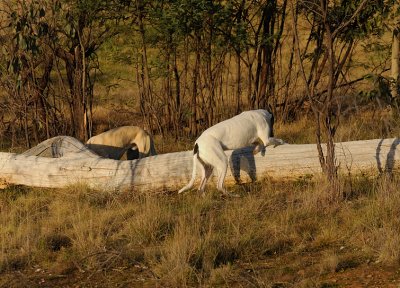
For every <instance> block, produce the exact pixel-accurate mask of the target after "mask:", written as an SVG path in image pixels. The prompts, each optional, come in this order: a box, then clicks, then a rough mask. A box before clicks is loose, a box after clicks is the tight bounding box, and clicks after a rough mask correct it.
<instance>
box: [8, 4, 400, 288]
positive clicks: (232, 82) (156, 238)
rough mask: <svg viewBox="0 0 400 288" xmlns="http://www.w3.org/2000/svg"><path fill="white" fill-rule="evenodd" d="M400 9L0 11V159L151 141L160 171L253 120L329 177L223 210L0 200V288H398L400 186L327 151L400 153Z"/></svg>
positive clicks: (115, 195)
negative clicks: (356, 171)
mask: <svg viewBox="0 0 400 288" xmlns="http://www.w3.org/2000/svg"><path fill="white" fill-rule="evenodd" d="M399 9H400V8H399V4H398V1H395V0H355V1H347V0H342V1H331V0H317V1H314V0H309V1H306V0H268V1H263V0H258V1H244V0H238V1H215V0H198V1H197V0H166V1H151V0H148V1H144V0H136V1H133V0H109V1H105V0H46V1H44V0H26V1H22V0H3V1H1V3H0V46H1V49H0V86H1V89H0V150H3V151H10V152H15V151H16V152H20V151H23V150H26V149H27V148H28V147H32V146H34V145H36V144H37V143H39V142H41V141H43V140H45V139H47V138H50V137H53V136H58V135H69V136H74V137H76V138H78V139H79V140H81V141H85V140H86V139H87V138H89V137H91V136H92V135H95V134H97V133H100V132H103V131H105V130H107V129H110V128H114V127H117V126H121V125H140V126H143V127H145V128H146V129H148V130H149V131H151V132H152V133H153V135H154V136H155V143H156V148H157V151H158V152H159V153H168V152H172V151H181V150H189V149H192V143H193V140H194V139H195V138H196V137H197V136H198V135H199V134H200V133H201V132H202V131H203V130H204V129H206V128H207V127H209V126H211V125H212V124H215V123H217V122H219V121H221V120H224V119H226V118H228V117H231V116H233V115H235V114H237V113H239V112H241V111H244V110H248V109H257V108H264V109H269V110H270V111H272V112H273V113H274V115H275V118H276V120H277V124H276V133H275V134H276V135H277V136H278V137H279V138H282V139H284V140H285V141H287V142H289V143H317V147H318V148H319V155H320V163H321V166H322V168H323V171H324V172H325V174H326V176H327V177H322V178H318V177H315V178H312V179H309V178H307V177H305V178H301V179H298V181H293V182H288V183H286V182H284V183H274V182H271V181H270V180H269V179H260V180H259V181H256V182H255V183H252V184H248V185H235V186H234V187H231V189H233V190H234V192H235V193H237V194H239V195H240V196H241V197H240V198H235V199H221V198H220V196H219V194H218V193H216V191H214V190H212V189H211V187H210V189H209V190H208V191H209V192H208V193H207V195H206V197H204V198H202V199H200V197H198V195H196V194H195V193H192V194H188V195H187V196H186V195H185V196H184V197H179V196H177V195H175V194H173V195H171V194H170V193H168V192H167V191H166V192H165V193H164V194H161V195H160V194H156V195H154V193H153V192H152V191H149V192H148V193H143V194H138V193H136V192H135V191H134V189H133V190H132V191H123V192H120V191H119V192H118V191H92V190H90V189H88V188H87V187H84V186H80V185H77V186H73V187H68V188H66V189H39V188H28V187H18V186H17V187H9V188H7V189H5V190H2V191H1V193H0V227H1V229H0V273H1V277H0V287H26V286H29V287H43V286H46V285H47V286H49V287H51V286H64V287H67V286H72V285H76V284H77V283H80V285H82V286H84V287H93V286H97V287H109V286H118V285H119V286H121V287H122V286H124V285H125V286H127V287H132V286H134V287H135V285H136V286H137V287H143V286H145V285H148V286H152V287H154V286H157V285H159V286H163V287H166V286H168V287H185V286H204V287H215V286H227V287H232V286H235V285H236V286H240V287H243V286H245V287H342V286H345V287H354V286H355V285H359V286H362V287H367V286H371V285H372V286H374V287H398V283H400V275H399V267H400V266H399V263H400V252H399V251H400V236H399V235H400V220H399V216H398V215H400V214H399V208H398V207H400V203H399V199H400V197H399V189H398V187H399V179H398V175H397V174H396V173H392V174H391V175H386V174H384V175H376V177H367V176H365V175H337V165H338V164H337V163H336V162H335V157H334V152H335V145H334V143H335V142H339V141H349V140H359V139H371V138H392V137H397V136H398V135H399V132H400V130H399V127H400V125H399V124H400V119H399V43H400V33H399V29H400V24H399V12H400V11H399ZM322 143H327V147H328V149H327V150H326V152H323V151H322V149H321V147H322V146H323V144H322ZM332 188H334V189H332ZM332 192H334V193H332ZM238 215H240V216H241V217H238Z"/></svg>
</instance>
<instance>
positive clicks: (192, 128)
mask: <svg viewBox="0 0 400 288" xmlns="http://www.w3.org/2000/svg"><path fill="white" fill-rule="evenodd" d="M195 34H196V36H195V39H196V40H195V50H196V60H195V64H194V69H193V91H192V101H191V107H190V109H191V117H190V134H191V135H192V136H197V93H198V91H197V85H198V78H199V73H200V40H201V39H200V35H199V32H198V31H197V32H195Z"/></svg>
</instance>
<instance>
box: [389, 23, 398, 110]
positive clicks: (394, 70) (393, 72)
mask: <svg viewBox="0 0 400 288" xmlns="http://www.w3.org/2000/svg"><path fill="white" fill-rule="evenodd" d="M392 41H393V42H392V69H391V77H392V81H393V82H392V85H391V93H392V99H393V100H394V101H395V103H397V104H398V102H399V99H398V97H399V87H400V83H399V68H400V61H399V57H400V29H399V28H395V29H393V40H392Z"/></svg>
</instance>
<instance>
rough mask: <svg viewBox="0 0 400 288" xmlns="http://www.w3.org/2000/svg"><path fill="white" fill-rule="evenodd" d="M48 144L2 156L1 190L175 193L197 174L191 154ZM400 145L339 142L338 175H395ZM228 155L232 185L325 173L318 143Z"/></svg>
mask: <svg viewBox="0 0 400 288" xmlns="http://www.w3.org/2000/svg"><path fill="white" fill-rule="evenodd" d="M46 141H47V142H46ZM46 141H45V142H46V143H45V142H42V143H41V144H39V145H38V146H37V147H34V148H32V149H31V150H28V151H27V152H25V153H22V154H15V153H0V186H6V185H11V184H13V185H27V186H33V187H51V188H61V187H67V186H69V185H72V184H76V183H85V184H86V185H88V186H89V187H92V188H95V189H102V190H104V189H117V190H119V189H133V190H135V191H147V190H165V189H167V190H175V189H177V188H180V187H181V186H182V185H185V184H186V183H187V182H188V181H189V179H190V176H191V172H192V161H193V160H192V155H193V154H192V151H185V152H176V153H168V154H161V155H156V156H151V157H147V158H143V159H137V160H131V161H119V160H111V159H105V158H102V157H100V156H98V155H96V154H95V153H93V152H92V151H90V149H88V148H87V147H86V146H85V145H84V144H82V143H81V142H79V141H78V140H77V139H75V138H72V137H66V136H62V137H61V138H60V137H55V138H52V139H49V140H46ZM43 143H45V144H43ZM399 143H400V140H399V139H397V138H394V139H374V140H363V141H351V142H342V143H336V156H337V163H338V164H339V170H340V172H342V173H346V174H347V173H351V174H360V173H363V174H371V175H377V174H379V173H384V172H389V173H393V172H396V171H398V170H399V163H400V161H399V160H400V154H399V150H398V145H399ZM35 149H36V150H35ZM226 154H227V156H228V157H229V162H230V165H229V166H230V171H228V174H227V177H226V183H228V184H229V183H233V182H248V181H254V180H256V179H261V178H265V177H267V178H270V179H274V180H282V179H298V178H302V177H307V178H309V177H313V176H314V175H317V174H320V173H321V167H320V164H319V160H318V152H317V148H316V145H315V144H301V145H300V144H299V145H297V144H296V145H292V144H287V145H282V146H278V147H276V148H272V147H268V148H267V149H266V151H265V155H264V156H262V155H261V153H259V154H257V155H253V154H252V148H251V147H246V148H243V149H238V150H233V151H226ZM37 155H39V156H37ZM43 156H46V157H43ZM198 178H199V177H198ZM198 180H199V179H198ZM1 184H2V185H1Z"/></svg>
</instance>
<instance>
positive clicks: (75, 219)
mask: <svg viewBox="0 0 400 288" xmlns="http://www.w3.org/2000/svg"><path fill="white" fill-rule="evenodd" d="M399 184H400V183H399V180H398V179H397V178H394V179H389V178H387V177H380V178H376V179H366V178H362V177H358V178H357V177H352V178H349V177H347V178H345V179H344V180H343V192H344V193H345V195H346V196H345V198H344V200H343V201H341V202H334V203H332V202H331V201H330V200H329V197H327V195H326V193H327V192H326V191H328V190H325V189H324V187H325V186H324V181H323V180H322V179H321V180H318V179H316V180H314V181H313V182H311V181H304V180H303V181H301V182H287V183H271V182H269V181H266V180H265V181H258V182H256V183H253V184H248V185H243V186H234V187H231V189H233V190H235V193H237V194H239V195H240V197H239V198H227V199H226V198H222V197H221V196H220V195H219V193H218V192H217V191H214V190H210V191H208V193H207V194H206V196H205V197H200V196H199V195H197V194H196V193H195V192H192V193H187V194H185V195H152V193H151V192H149V193H143V194H140V195H135V194H133V192H128V191H127V192H120V193H119V194H116V193H109V192H105V191H104V192H101V191H92V190H90V189H88V188H86V187H82V186H74V187H70V188H68V189H63V190H44V189H28V188H21V187H12V188H8V189H6V190H5V191H2V192H1V193H0V203H1V206H0V207H1V211H0V226H1V227H2V228H1V229H0V272H1V273H9V272H12V271H16V270H24V269H28V268H29V267H41V268H42V269H46V270H47V271H50V272H51V273H52V274H62V275H71V279H74V278H73V277H72V275H76V273H86V274H83V275H87V276H86V277H92V276H91V275H94V274H96V273H100V274H112V273H114V271H124V270H127V271H130V269H136V270H135V271H136V274H135V276H132V277H139V276H138V275H140V277H141V278H142V280H143V281H144V282H145V283H146V281H153V282H151V283H156V284H157V285H161V286H170V287H185V286H197V285H200V286H211V287H214V286H232V285H239V286H241V285H244V286H264V287H269V286H270V285H272V284H273V283H281V282H282V281H283V282H285V283H292V284H296V285H300V286H304V285H305V286H306V287H310V286H309V285H311V286H313V285H315V286H318V285H319V284H318V283H322V282H321V281H322V280H323V279H324V277H325V276H326V275H328V274H329V273H336V272H337V271H342V270H346V269H350V268H355V267H358V266H360V265H363V263H367V262H377V263H383V264H385V265H397V266H398V265H399V264H400V262H399V261H400V253H399V251H400V237H399V235H400V234H399V232H400V231H399V230H400V220H399V219H400V218H399V217H398V215H400V200H399V199H400V191H399V190H398V188H397V187H399ZM138 271H139V272H138ZM137 273H139V274H137ZM299 273H300V274H299ZM299 275H301V277H299ZM0 278H1V277H0ZM71 281H72V280H71ZM304 281H305V282H304ZM310 283H311V284H310ZM312 283H313V284H312ZM0 284H1V281H0Z"/></svg>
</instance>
